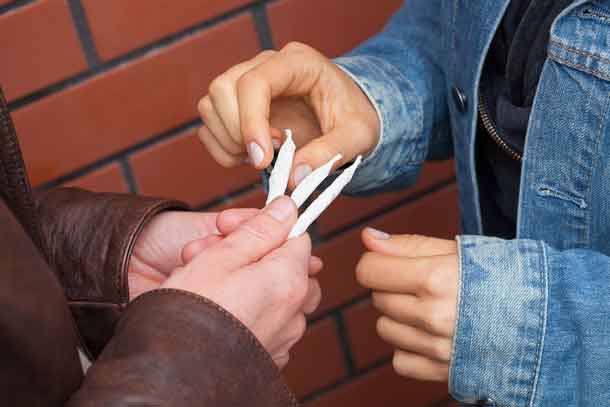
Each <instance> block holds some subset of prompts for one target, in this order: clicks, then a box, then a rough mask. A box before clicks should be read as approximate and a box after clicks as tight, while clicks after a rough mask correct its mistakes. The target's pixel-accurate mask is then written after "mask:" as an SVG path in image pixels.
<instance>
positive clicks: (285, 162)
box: [265, 129, 296, 205]
mask: <svg viewBox="0 0 610 407" xmlns="http://www.w3.org/2000/svg"><path fill="white" fill-rule="evenodd" d="M284 133H285V134H286V140H285V141H284V144H283V145H282V147H281V148H280V152H279V153H278V155H277V160H276V161H275V167H273V171H271V176H270V177H269V195H267V203H266V204H265V205H268V204H269V203H271V201H273V200H274V199H275V198H277V197H280V196H282V195H284V193H285V192H286V188H287V187H288V179H289V178H290V171H292V160H293V159H294V152H295V151H296V146H295V145H294V141H292V131H291V130H288V129H286V130H284Z"/></svg>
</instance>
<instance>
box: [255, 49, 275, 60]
mask: <svg viewBox="0 0 610 407" xmlns="http://www.w3.org/2000/svg"><path fill="white" fill-rule="evenodd" d="M275 54H277V51H275V50H272V49H267V50H265V51H263V52H261V53H259V54H258V56H259V57H262V58H269V57H272V56H274V55H275Z"/></svg>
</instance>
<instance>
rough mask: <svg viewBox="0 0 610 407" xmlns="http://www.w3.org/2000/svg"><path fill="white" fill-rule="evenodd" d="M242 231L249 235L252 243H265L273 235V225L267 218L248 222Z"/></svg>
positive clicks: (248, 237)
mask: <svg viewBox="0 0 610 407" xmlns="http://www.w3.org/2000/svg"><path fill="white" fill-rule="evenodd" d="M241 229H242V232H243V233H244V234H245V235H246V236H247V239H248V240H249V241H250V244H263V243H266V242H269V241H270V240H271V238H272V237H273V235H274V233H273V227H272V226H271V225H270V224H269V222H267V221H266V219H259V221H257V222H247V223H245V224H244V225H243V226H242V228H241Z"/></svg>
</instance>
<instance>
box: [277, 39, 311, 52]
mask: <svg viewBox="0 0 610 407" xmlns="http://www.w3.org/2000/svg"><path fill="white" fill-rule="evenodd" d="M311 50H312V48H311V47H310V46H309V45H306V44H303V43H302V42H299V41H290V42H289V43H288V44H286V45H285V46H284V47H283V48H282V51H285V52H310V51H311Z"/></svg>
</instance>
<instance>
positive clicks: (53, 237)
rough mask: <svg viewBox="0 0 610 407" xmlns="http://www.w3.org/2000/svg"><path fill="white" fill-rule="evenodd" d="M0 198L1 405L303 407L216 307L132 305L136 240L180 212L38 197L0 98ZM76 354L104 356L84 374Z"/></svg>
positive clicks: (156, 297)
mask: <svg viewBox="0 0 610 407" xmlns="http://www.w3.org/2000/svg"><path fill="white" fill-rule="evenodd" d="M0 194H1V196H2V199H1V200H0V233H1V235H0V236H1V243H0V358H1V362H0V387H1V388H3V390H4V391H2V396H1V398H2V405H5V406H24V407H25V406H27V407H35V406H45V407H46V406H64V405H67V406H71V407H76V406H79V407H81V406H180V407H189V406H202V407H211V406H214V407H223V406H231V407H233V406H261V407H262V406H265V407H275V406H278V407H279V406H282V407H283V406H294V405H296V401H295V399H294V397H293V396H292V394H291V393H290V392H289V391H288V389H287V388H286V386H285V384H284V383H283V381H282V379H281V377H280V374H279V372H278V371H277V369H276V367H275V365H274V364H273V362H272V361H271V358H270V357H269V355H268V354H267V353H266V352H265V350H264V349H263V347H262V346H261V345H260V343H259V342H258V341H257V340H256V338H255V337H254V336H253V335H252V334H251V333H250V332H249V331H248V330H247V329H246V328H245V327H244V326H243V325H242V324H241V323H240V322H239V321H238V320H237V319H235V318H234V317H233V316H231V315H230V314H229V313H228V312H226V311H224V310H223V309H222V308H220V307H219V306H217V305H216V304H214V303H212V302H210V301H208V300H206V299H205V298H202V297H199V296H196V295H194V294H189V293H187V292H182V291H178V290H156V291H152V292H150V293H148V294H145V295H143V296H141V297H139V298H138V299H136V300H135V301H133V302H131V303H129V298H128V287H127V276H126V271H127V265H128V262H129V257H130V254H131V250H132V248H133V246H134V242H135V241H136V239H137V238H138V234H139V232H140V231H141V230H142V228H143V227H144V225H145V224H146V222H147V221H149V220H150V219H151V218H152V217H153V216H155V214H157V213H159V212H160V211H163V210H167V209H170V208H183V207H184V206H183V205H182V204H180V203H178V202H173V201H166V200H159V199H149V198H141V197H137V196H132V195H117V194H94V193H90V192H86V191H82V190H78V189H57V190H53V191H50V192H47V193H44V194H35V193H32V191H31V190H30V186H29V182H28V178H27V174H26V170H25V167H24V163H23V159H22V157H21V153H20V150H19V145H18V141H17V136H16V134H15V130H14V127H13V124H12V122H11V118H10V116H9V113H8V109H7V106H6V102H5V100H4V96H3V95H2V92H1V90H0ZM79 346H80V347H81V348H83V349H84V350H85V351H86V352H87V353H88V354H89V355H90V356H92V357H97V360H96V361H95V362H94V363H93V366H92V367H91V368H90V369H89V371H88V372H87V375H86V377H83V373H82V369H81V364H80V362H79V357H78V352H77V347H79ZM98 355H99V356H98Z"/></svg>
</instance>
